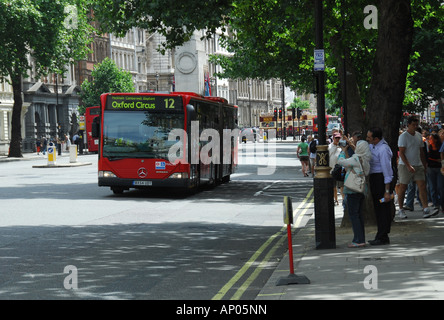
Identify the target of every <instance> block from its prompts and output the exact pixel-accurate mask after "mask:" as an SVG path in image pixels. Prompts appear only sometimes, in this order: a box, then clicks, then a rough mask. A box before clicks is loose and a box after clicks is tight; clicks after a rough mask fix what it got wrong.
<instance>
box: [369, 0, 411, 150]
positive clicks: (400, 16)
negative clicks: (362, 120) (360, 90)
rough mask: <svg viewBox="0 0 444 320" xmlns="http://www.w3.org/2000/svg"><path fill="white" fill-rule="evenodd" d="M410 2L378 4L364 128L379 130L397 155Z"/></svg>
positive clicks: (408, 48) (408, 46)
mask: <svg viewBox="0 0 444 320" xmlns="http://www.w3.org/2000/svg"><path fill="white" fill-rule="evenodd" d="M410 1H411V0H384V1H380V2H379V6H378V11H379V16H380V19H379V21H380V24H379V26H378V41H377V44H376V56H375V61H374V64H373V70H372V81H371V86H370V92H369V97H368V103H367V120H368V126H369V127H373V126H378V127H380V128H381V129H382V132H383V135H384V138H385V139H386V140H387V142H388V143H389V145H390V147H391V148H392V150H393V152H394V154H396V153H395V152H397V149H398V148H397V142H398V136H399V121H400V119H401V115H402V103H403V101H404V94H405V86H406V77H407V67H408V64H409V60H410V51H411V49H412V38H413V20H412V15H411V6H410Z"/></svg>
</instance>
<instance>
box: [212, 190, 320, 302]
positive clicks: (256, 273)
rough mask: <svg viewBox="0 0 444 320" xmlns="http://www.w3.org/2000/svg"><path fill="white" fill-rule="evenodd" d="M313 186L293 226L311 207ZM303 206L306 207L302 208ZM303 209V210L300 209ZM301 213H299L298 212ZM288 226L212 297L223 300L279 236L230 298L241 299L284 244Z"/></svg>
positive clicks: (301, 204)
mask: <svg viewBox="0 0 444 320" xmlns="http://www.w3.org/2000/svg"><path fill="white" fill-rule="evenodd" d="M312 194H313V188H311V189H310V191H309V192H308V194H307V196H306V197H305V199H304V200H303V201H302V202H301V203H300V204H299V206H298V207H297V208H296V210H294V211H293V217H295V216H296V215H297V216H298V217H297V219H296V220H294V218H293V221H295V222H294V224H293V228H298V227H299V226H300V224H301V222H302V219H303V217H304V215H305V213H306V212H307V210H308V209H309V208H310V206H311V204H312V203H313V201H314V198H312V197H311V196H312ZM310 198H311V199H310ZM302 208H304V209H303V210H302ZM300 210H302V211H300ZM298 213H299V214H298ZM286 230H287V227H286V226H283V227H282V229H281V230H279V231H278V232H276V233H275V234H273V235H272V236H271V237H270V238H268V239H267V241H265V243H264V244H263V245H262V246H261V247H260V248H259V249H258V250H257V251H256V252H255V253H254V254H253V255H252V256H251V258H250V259H249V260H248V261H247V262H246V263H245V264H244V265H243V267H242V268H241V269H240V270H239V271H238V272H237V273H236V274H235V275H234V276H233V277H232V278H231V279H230V280H229V281H228V282H227V283H226V284H225V285H224V286H223V287H222V289H220V290H219V292H218V293H217V294H216V295H215V296H214V297H213V298H212V300H222V298H223V297H225V295H226V294H227V292H228V291H229V290H230V289H231V288H232V287H233V286H234V285H235V284H236V283H237V282H238V281H239V279H240V278H242V276H243V275H244V274H245V273H246V272H247V271H248V270H249V269H250V268H251V267H252V265H253V264H254V263H255V262H256V260H257V259H258V257H259V256H260V255H261V254H262V253H263V252H264V251H265V250H266V249H267V248H268V246H269V245H270V244H271V243H272V242H273V241H274V240H275V239H276V238H278V237H280V238H279V240H278V241H277V242H276V243H275V244H274V246H273V247H272V248H271V249H270V251H268V253H267V254H266V255H265V257H264V258H263V260H262V261H261V262H260V263H259V265H258V266H257V267H256V269H255V270H254V271H253V272H252V273H251V275H250V276H249V277H248V278H247V280H245V281H244V283H243V284H242V285H241V286H240V287H239V288H238V289H237V290H236V292H235V293H234V295H233V296H232V297H231V299H230V300H239V299H240V298H241V297H242V295H243V294H244V292H245V291H246V290H247V289H248V287H249V286H250V285H251V284H252V283H253V281H254V280H255V279H256V278H257V277H258V276H259V274H260V273H261V271H262V269H263V268H264V266H266V265H267V264H268V263H269V261H270V258H271V257H272V256H273V254H274V253H275V251H276V250H277V249H278V248H279V247H280V246H281V245H282V243H283V242H284V241H285V240H286V239H287V234H286V232H285V231H286Z"/></svg>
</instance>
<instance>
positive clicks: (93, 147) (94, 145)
mask: <svg viewBox="0 0 444 320" xmlns="http://www.w3.org/2000/svg"><path fill="white" fill-rule="evenodd" d="M99 115H100V107H99V106H96V107H89V108H86V110H85V129H86V143H87V144H88V151H89V152H98V151H99V138H93V136H92V131H91V130H92V123H93V121H94V118H97V117H98V116H99Z"/></svg>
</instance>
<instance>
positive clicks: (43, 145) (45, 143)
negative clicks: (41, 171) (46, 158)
mask: <svg viewBox="0 0 444 320" xmlns="http://www.w3.org/2000/svg"><path fill="white" fill-rule="evenodd" d="M42 147H43V151H42V153H43V155H45V154H46V148H47V147H48V140H47V139H46V137H44V136H42Z"/></svg>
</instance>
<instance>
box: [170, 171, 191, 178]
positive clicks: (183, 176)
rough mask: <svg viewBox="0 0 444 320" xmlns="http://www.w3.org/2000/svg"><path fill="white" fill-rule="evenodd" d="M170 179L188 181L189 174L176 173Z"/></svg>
mask: <svg viewBox="0 0 444 320" xmlns="http://www.w3.org/2000/svg"><path fill="white" fill-rule="evenodd" d="M169 178H173V179H187V178H188V173H187V172H176V173H173V174H172V175H170V176H169Z"/></svg>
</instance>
